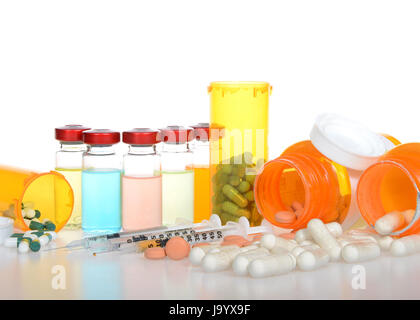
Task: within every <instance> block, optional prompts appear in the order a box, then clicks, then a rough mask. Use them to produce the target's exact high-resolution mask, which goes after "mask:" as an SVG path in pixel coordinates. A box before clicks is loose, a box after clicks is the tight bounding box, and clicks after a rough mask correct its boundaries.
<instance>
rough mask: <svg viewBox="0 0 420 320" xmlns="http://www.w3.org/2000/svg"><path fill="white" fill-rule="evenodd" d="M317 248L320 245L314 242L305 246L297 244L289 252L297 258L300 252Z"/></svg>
mask: <svg viewBox="0 0 420 320" xmlns="http://www.w3.org/2000/svg"><path fill="white" fill-rule="evenodd" d="M319 248H320V247H319V246H318V245H317V244H315V243H314V244H309V245H306V246H298V247H296V248H294V249H293V250H292V252H291V253H292V254H293V256H295V257H296V258H297V257H298V256H299V255H300V254H301V253H302V252H305V251H307V250H314V249H319Z"/></svg>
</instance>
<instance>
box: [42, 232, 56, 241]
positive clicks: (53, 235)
mask: <svg viewBox="0 0 420 320" xmlns="http://www.w3.org/2000/svg"><path fill="white" fill-rule="evenodd" d="M45 234H50V235H51V237H52V239H51V241H54V240H55V239H57V233H56V232H55V231H46V232H45Z"/></svg>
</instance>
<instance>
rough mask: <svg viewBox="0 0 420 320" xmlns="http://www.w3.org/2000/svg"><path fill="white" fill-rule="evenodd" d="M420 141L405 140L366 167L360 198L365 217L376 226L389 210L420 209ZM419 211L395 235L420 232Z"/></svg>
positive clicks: (359, 193)
mask: <svg viewBox="0 0 420 320" xmlns="http://www.w3.org/2000/svg"><path fill="white" fill-rule="evenodd" d="M419 190H420V143H407V144H402V145H399V146H397V147H395V148H394V149H392V150H390V151H388V152H387V153H386V154H384V155H383V156H382V157H380V158H379V160H378V161H377V162H376V163H375V164H373V165H372V166H370V167H369V168H368V169H366V170H365V172H364V173H363V175H362V176H361V178H360V181H359V185H358V187H357V202H358V204H359V208H360V212H361V214H362V216H363V218H364V219H365V221H366V222H367V223H368V224H369V225H371V226H373V225H375V222H376V220H377V219H379V218H380V217H382V216H383V215H385V214H386V213H388V212H392V211H405V210H408V209H416V207H417V206H418V203H419V202H420V191H419ZM419 215H420V214H419V213H418V212H417V214H416V215H415V216H414V217H413V219H412V220H411V222H410V223H409V224H408V225H406V226H404V227H403V228H401V229H400V230H396V231H395V232H394V235H397V236H406V235H410V234H415V233H419V232H420V218H419Z"/></svg>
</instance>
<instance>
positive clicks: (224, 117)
mask: <svg viewBox="0 0 420 320" xmlns="http://www.w3.org/2000/svg"><path fill="white" fill-rule="evenodd" d="M208 93H209V96H210V176H211V190H210V193H211V198H212V201H211V210H212V213H215V214H218V215H219V216H220V218H221V220H222V223H223V224H225V223H226V222H227V221H238V220H239V218H240V217H242V216H244V217H246V218H247V219H248V220H249V221H250V224H251V225H259V224H260V223H261V220H262V216H261V215H260V214H259V213H258V210H257V208H256V205H255V201H254V191H253V189H254V187H253V186H254V180H255V175H256V173H257V171H258V169H259V168H260V167H262V165H263V164H264V162H266V161H267V158H268V143H267V140H268V102H269V97H270V94H271V86H270V84H269V83H267V82H230V81H224V82H212V83H211V84H210V86H209V87H208Z"/></svg>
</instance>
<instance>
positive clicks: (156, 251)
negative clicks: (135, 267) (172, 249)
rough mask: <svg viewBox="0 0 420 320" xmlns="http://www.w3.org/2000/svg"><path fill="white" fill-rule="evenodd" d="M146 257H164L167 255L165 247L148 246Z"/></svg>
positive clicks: (154, 258)
mask: <svg viewBox="0 0 420 320" xmlns="http://www.w3.org/2000/svg"><path fill="white" fill-rule="evenodd" d="M144 257H145V258H147V259H152V260H157V259H163V258H165V257H166V253H165V249H163V248H161V247H154V248H147V249H146V251H144Z"/></svg>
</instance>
